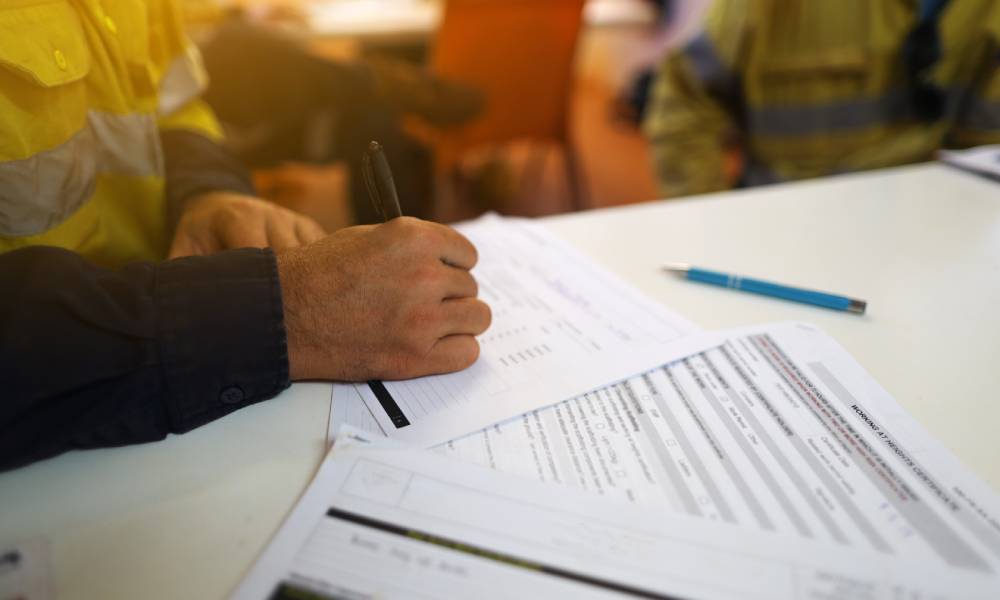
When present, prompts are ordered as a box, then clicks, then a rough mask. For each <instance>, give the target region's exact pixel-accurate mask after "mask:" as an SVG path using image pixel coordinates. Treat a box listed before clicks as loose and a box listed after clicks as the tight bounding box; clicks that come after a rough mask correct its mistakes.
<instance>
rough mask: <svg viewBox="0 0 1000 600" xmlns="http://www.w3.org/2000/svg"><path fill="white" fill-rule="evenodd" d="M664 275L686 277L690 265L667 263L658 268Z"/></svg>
mask: <svg viewBox="0 0 1000 600" xmlns="http://www.w3.org/2000/svg"><path fill="white" fill-rule="evenodd" d="M660 268H661V269H662V270H663V272H664V273H673V274H674V275H687V272H688V271H690V270H691V265H689V264H686V263H667V264H665V265H663V266H662V267H660Z"/></svg>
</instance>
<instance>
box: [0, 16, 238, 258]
mask: <svg viewBox="0 0 1000 600" xmlns="http://www.w3.org/2000/svg"><path fill="white" fill-rule="evenodd" d="M205 84H206V80H205V76H204V74H203V71H202V70H201V68H200V65H199V61H198V55H197V51H196V49H195V48H194V47H193V46H191V45H190V42H188V41H187V40H186V39H185V37H184V35H183V32H182V29H181V20H180V18H179V15H178V12H177V10H176V8H175V7H174V6H173V3H172V2H170V1H168V0H4V1H3V2H2V3H0V251H8V250H13V249H15V248H19V247H22V246H28V245H50V246H59V247H62V248H66V249H69V250H73V251H75V252H78V253H80V254H82V255H83V256H84V257H86V258H88V259H90V260H92V261H94V262H97V263H99V264H103V265H107V266H118V265H122V264H124V263H126V262H130V261H135V260H158V259H162V258H163V257H164V255H165V253H166V249H167V248H168V246H169V241H170V240H169V239H168V235H169V230H170V226H169V223H168V207H167V204H166V198H167V194H166V193H165V185H166V181H165V178H166V172H167V170H168V169H169V158H170V157H169V156H166V157H165V155H164V145H163V143H162V140H163V137H164V135H166V134H167V133H168V132H171V131H177V132H187V133H188V134H194V135H196V136H197V139H202V140H205V141H206V142H207V141H210V140H218V139H219V138H220V137H221V135H220V134H221V132H220V129H219V126H218V124H217V122H216V121H215V118H214V117H213V116H212V113H211V111H210V110H209V109H208V107H207V106H206V105H204V104H203V103H202V102H201V101H200V100H198V96H199V94H200V93H201V91H202V90H203V88H204V86H205ZM180 160H182V161H183V160H185V158H184V157H181V158H180ZM223 187H225V186H223ZM237 187H239V186H237Z"/></svg>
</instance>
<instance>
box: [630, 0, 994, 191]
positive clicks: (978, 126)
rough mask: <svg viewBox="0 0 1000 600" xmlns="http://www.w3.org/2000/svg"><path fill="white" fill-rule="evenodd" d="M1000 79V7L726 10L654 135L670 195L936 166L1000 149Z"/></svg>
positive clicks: (652, 116) (674, 78) (672, 65)
mask: <svg viewBox="0 0 1000 600" xmlns="http://www.w3.org/2000/svg"><path fill="white" fill-rule="evenodd" d="M998 67H1000V3H997V2H995V1H993V0H838V1H836V2H820V1H815V0H716V1H715V3H714V5H713V7H712V8H711V10H710V12H709V14H708V18H707V21H706V24H705V29H704V32H703V33H702V34H700V35H699V36H698V37H696V38H695V39H694V40H693V41H692V42H691V43H689V44H687V45H686V46H685V47H684V48H683V49H682V50H680V51H678V52H676V53H673V54H671V55H669V56H668V57H667V58H666V59H665V60H664V61H663V63H662V66H661V68H660V70H659V73H658V75H657V79H656V82H655V84H654V89H653V95H652V100H651V104H650V106H649V108H648V113H647V115H646V119H645V124H644V129H645V132H646V134H647V137H648V138H649V140H650V143H651V145H652V150H653V156H654V164H655V169H656V173H657V175H658V177H659V181H660V184H661V188H662V192H663V194H665V195H666V196H682V195H687V194H697V193H703V192H711V191H716V190H722V189H726V188H730V187H733V186H738V185H760V184H766V183H774V182H780V181H788V180H794V179H802V178H807V177H817V176H823V175H831V174H836V173H844V172H851V171H858V170H863V169H874V168H880V167H888V166H893V165H901V164H906V163H912V162H918V161H925V160H929V159H931V158H932V157H933V156H934V154H935V152H936V150H938V149H939V148H942V147H967V146H973V145H980V144H988V143H997V142H1000V68H998ZM734 155H736V156H737V157H739V158H740V159H741V160H740V161H738V162H737V161H733V160H732V159H733V157H734Z"/></svg>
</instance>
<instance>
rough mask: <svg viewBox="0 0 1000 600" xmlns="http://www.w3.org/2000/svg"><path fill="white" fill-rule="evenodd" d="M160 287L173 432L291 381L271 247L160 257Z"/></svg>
mask: <svg viewBox="0 0 1000 600" xmlns="http://www.w3.org/2000/svg"><path fill="white" fill-rule="evenodd" d="M154 293H155V299H156V303H157V314H158V321H157V325H158V331H157V339H158V342H159V351H160V357H161V365H162V369H163V381H164V383H165V387H166V390H165V392H166V394H165V396H164V397H165V404H166V412H167V416H168V419H169V424H170V431H172V432H174V433H183V432H185V431H189V430H191V429H194V428H195V427H198V426H200V425H203V424H205V423H208V422H209V421H212V420H215V419H217V418H219V417H221V416H224V415H226V414H228V413H230V412H233V411H235V410H237V409H239V408H241V407H243V406H246V405H249V404H253V403H256V402H260V401H261V400H266V399H268V398H270V397H272V396H274V395H276V394H277V393H278V392H280V391H281V390H283V389H285V388H287V387H288V386H289V377H288V343H287V338H286V335H285V326H284V317H283V315H284V313H283V309H282V303H281V286H280V283H279V280H278V268H277V262H276V260H275V257H274V253H273V252H272V251H271V250H269V249H264V250H260V249H251V248H246V249H241V250H230V251H227V252H221V253H218V254H215V255H212V256H207V257H187V258H180V259H176V260H172V261H168V262H165V263H160V264H159V265H157V266H156V273H155V292H154Z"/></svg>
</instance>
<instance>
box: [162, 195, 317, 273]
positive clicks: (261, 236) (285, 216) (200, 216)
mask: <svg viewBox="0 0 1000 600" xmlns="http://www.w3.org/2000/svg"><path fill="white" fill-rule="evenodd" d="M323 235H324V232H323V228H322V227H320V226H319V225H318V224H317V223H316V222H315V221H313V220H312V219H310V218H309V217H306V216H304V215H300V214H299V213H296V212H294V211H291V210H288V209H287V208H283V207H281V206H278V205H277V204H273V203H271V202H268V201H267V200H262V199H260V198H254V197H252V196H244V195H242V194H234V193H230V192H211V193H208V194H202V195H200V196H198V197H196V198H192V199H190V200H189V201H188V203H187V205H186V206H185V207H184V212H183V213H182V214H181V218H180V221H178V223H177V231H176V232H175V233H174V241H173V243H172V244H171V245H170V255H169V256H170V258H176V257H178V256H190V255H199V254H200V255H204V254H213V253H215V252H219V251H220V250H227V249H229V248H246V247H254V248H264V247H271V248H274V249H275V250H282V249H284V248H291V247H293V246H301V245H302V244H308V243H309V242H313V241H315V240H318V239H320V238H321V237H323Z"/></svg>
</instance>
